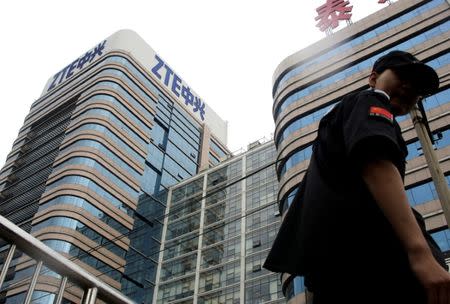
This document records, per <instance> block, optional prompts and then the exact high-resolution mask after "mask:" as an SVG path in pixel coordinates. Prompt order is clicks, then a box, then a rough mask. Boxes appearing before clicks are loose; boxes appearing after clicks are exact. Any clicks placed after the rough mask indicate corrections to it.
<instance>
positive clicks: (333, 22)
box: [315, 0, 382, 32]
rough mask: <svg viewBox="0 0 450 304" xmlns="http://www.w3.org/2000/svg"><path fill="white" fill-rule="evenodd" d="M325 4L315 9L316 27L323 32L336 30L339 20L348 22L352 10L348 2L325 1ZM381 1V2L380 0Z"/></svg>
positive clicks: (342, 0) (337, 0) (341, 0)
mask: <svg viewBox="0 0 450 304" xmlns="http://www.w3.org/2000/svg"><path fill="white" fill-rule="evenodd" d="M326 1H327V2H326V3H325V4H324V5H322V6H319V7H318V8H316V12H317V14H318V16H317V17H316V18H315V20H316V21H318V20H319V22H318V23H317V24H316V26H317V27H318V28H319V29H320V30H321V31H322V32H325V31H326V30H327V29H330V30H331V29H334V28H337V27H338V25H339V21H340V20H347V21H348V20H350V17H351V16H352V14H350V12H351V11H352V9H353V5H351V6H347V5H349V4H350V2H349V1H344V0H326ZM380 1H382V0H380Z"/></svg>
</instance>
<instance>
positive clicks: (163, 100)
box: [0, 30, 230, 303]
mask: <svg viewBox="0 0 450 304" xmlns="http://www.w3.org/2000/svg"><path fill="white" fill-rule="evenodd" d="M74 59H75V60H74V61H72V62H70V63H69V64H68V65H67V66H66V67H65V68H63V69H62V70H61V71H59V72H58V73H56V74H55V75H54V76H53V77H51V78H50V80H49V81H48V83H47V85H46V86H45V88H44V91H43V94H42V96H41V97H40V98H39V99H38V100H36V101H35V102H34V103H33V104H32V106H31V110H30V113H29V114H28V116H27V117H26V119H25V122H24V125H23V127H22V128H21V129H20V133H19V135H18V138H17V140H16V141H15V142H14V145H13V147H12V150H11V152H10V153H9V155H8V158H7V160H6V164H5V165H4V167H3V169H2V171H1V175H0V214H2V215H3V216H5V217H7V218H8V219H10V220H11V221H13V222H14V223H15V224H17V225H19V226H20V227H22V228H23V229H24V230H25V231H27V232H30V233H31V234H32V235H34V236H35V237H37V238H38V239H40V240H42V241H43V242H44V243H45V244H47V245H48V246H50V247H51V248H53V249H55V250H57V251H58V252H60V253H62V254H63V255H65V256H67V257H69V258H70V259H72V260H74V261H76V263H78V264H79V265H80V266H81V267H83V268H84V269H86V270H87V271H89V272H91V273H93V274H94V275H96V276H98V277H99V278H101V279H102V280H103V281H105V282H106V283H108V284H110V285H111V286H113V287H115V288H117V289H119V290H121V291H122V292H123V293H124V294H125V295H128V296H129V297H131V298H132V299H134V300H135V301H136V302H137V303H151V301H152V298H153V288H154V282H155V276H156V270H157V262H158V259H159V250H160V240H161V233H162V223H163V222H164V214H165V204H166V201H167V197H166V196H167V193H168V188H169V187H170V186H172V185H174V184H176V183H178V182H179V181H181V180H183V179H185V178H188V177H191V176H193V175H195V174H197V173H198V172H199V171H201V170H204V169H207V168H209V167H210V166H211V165H215V164H217V163H218V162H219V161H220V160H221V158H223V157H225V156H226V155H228V154H230V153H229V151H228V150H227V148H226V146H225V144H226V142H227V124H226V122H225V121H224V120H222V119H221V118H220V117H219V116H218V115H217V114H216V113H215V112H214V111H213V110H212V109H211V108H209V107H208V105H206V104H205V102H204V101H203V100H202V99H201V98H200V97H199V96H198V95H197V93H195V91H194V90H193V89H192V88H190V87H189V85H188V84H187V83H186V82H185V81H183V79H182V78H181V77H180V76H179V75H178V74H177V73H176V72H175V71H174V70H173V69H172V68H171V67H170V66H169V65H168V64H167V63H166V62H165V61H164V60H163V59H162V58H161V57H160V56H158V55H157V54H156V53H155V52H154V51H153V50H152V49H151V48H150V47H149V46H148V45H147V44H146V43H145V42H144V41H143V40H142V39H141V38H140V37H139V36H138V35H137V34H135V33H134V32H132V31H128V30H123V31H119V32H117V33H115V34H113V35H112V36H110V37H108V38H107V39H105V40H104V41H101V42H100V43H99V44H98V45H96V46H95V47H94V48H93V49H91V50H89V51H88V52H86V53H85V54H83V55H81V56H80V57H79V58H74ZM5 250H6V249H5V248H3V251H5ZM12 265H13V266H12V267H11V269H10V271H9V272H8V276H7V282H6V286H7V288H6V289H5V290H3V291H2V293H1V294H0V298H1V300H0V301H1V302H2V303H23V299H24V297H25V290H24V287H23V286H26V285H27V284H26V281H27V280H29V278H30V276H31V275H32V273H33V269H34V267H35V265H33V263H31V262H30V260H29V258H27V257H26V256H16V257H15V262H14V263H13V264H12ZM59 279H60V278H59V277H58V276H57V275H56V274H55V273H53V272H51V271H49V270H48V269H47V270H43V271H42V272H41V275H40V277H39V282H38V285H37V289H36V291H35V292H34V294H33V299H35V300H36V301H37V302H38V303H53V300H54V297H55V294H54V292H55V290H56V288H55V287H57V286H59ZM80 296H81V292H80V290H77V289H76V288H75V287H73V286H70V284H69V285H68V288H66V293H65V300H64V301H66V302H64V303H72V302H78V299H79V298H80ZM38 299H39V300H38Z"/></svg>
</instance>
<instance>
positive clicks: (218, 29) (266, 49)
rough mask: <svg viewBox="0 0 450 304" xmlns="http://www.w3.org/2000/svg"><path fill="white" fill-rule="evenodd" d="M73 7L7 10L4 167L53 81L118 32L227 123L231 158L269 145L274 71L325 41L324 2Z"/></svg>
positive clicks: (81, 0)
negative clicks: (143, 46)
mask: <svg viewBox="0 0 450 304" xmlns="http://www.w3.org/2000/svg"><path fill="white" fill-rule="evenodd" d="M377 2H378V1H377V0H350V4H351V5H353V17H352V20H353V22H355V21H357V20H359V19H361V18H363V17H365V16H367V15H369V14H370V13H373V12H374V11H376V10H378V9H381V8H383V7H384V6H385V5H386V4H385V5H381V4H378V3H377ZM68 3H69V2H68V1H50V0H39V1H32V0H22V1H4V2H3V3H2V5H1V10H0V34H1V40H2V45H1V47H0V58H2V60H1V69H0V77H1V79H0V85H1V87H0V89H1V91H2V95H1V100H0V102H1V110H0V130H1V131H0V168H1V167H2V166H3V163H4V161H5V159H6V156H7V154H8V153H9V151H10V150H11V147H12V144H13V141H14V140H15V139H16V137H17V134H18V132H19V129H20V127H21V126H22V124H23V121H24V119H25V116H26V115H27V114H28V112H29V109H30V106H31V103H32V102H33V101H34V100H36V99H37V98H39V96H40V94H41V92H42V90H43V88H44V85H45V83H46V82H47V80H48V79H49V78H50V77H52V76H53V75H54V74H55V73H57V72H58V71H60V70H61V69H62V68H64V67H65V66H66V65H67V64H69V63H70V62H72V61H73V60H74V59H76V58H78V57H79V56H80V55H82V54H84V53H85V52H86V51H87V50H88V49H90V48H92V47H93V46H95V45H97V44H98V43H99V42H101V41H103V39H104V38H106V37H108V36H109V35H111V34H112V33H114V32H116V31H117V30H119V29H124V28H128V29H132V30H134V31H136V32H137V33H138V34H139V35H140V36H141V37H142V38H143V39H144V40H145V41H146V42H147V43H148V44H150V46H151V47H152V48H153V49H154V50H155V51H156V52H157V53H158V54H159V55H161V57H162V58H164V59H165V61H166V62H167V63H168V64H169V65H170V66H171V67H173V68H174V69H175V70H176V71H177V73H178V74H179V75H180V76H181V78H183V79H184V80H185V81H186V82H187V83H189V85H190V86H191V87H192V88H193V89H194V90H195V91H196V92H197V93H198V94H199V95H200V97H202V99H203V100H204V101H205V102H206V103H207V104H208V105H209V106H210V107H211V108H213V109H214V111H215V112H216V113H217V114H219V116H221V117H222V118H223V119H224V120H227V121H228V146H229V148H230V150H231V151H236V150H238V149H240V148H242V147H246V146H247V144H249V143H250V142H253V141H255V140H257V139H260V138H262V137H266V138H269V137H271V134H272V133H273V130H274V123H273V118H272V102H273V101H272V96H271V87H272V75H273V72H274V70H275V68H276V67H277V66H278V64H279V63H280V62H281V61H282V60H283V59H285V58H286V57H287V56H289V55H291V54H292V53H295V52H297V51H299V50H301V49H302V48H304V47H306V46H308V45H309V44H311V43H313V42H316V41H318V40H320V39H322V38H324V37H325V35H324V33H322V32H320V31H319V30H318V29H317V28H316V27H315V24H316V21H314V17H315V16H316V12H315V8H316V7H318V6H320V5H322V4H323V3H325V0H296V1H293V0H280V1H275V0H272V1H268V0H259V1H257V0H229V1H226V2H225V1H224V2H220V1H211V0H209V1H208V0H184V1H181V0H173V1H168V0H165V1H163V0H160V1H153V0H147V1H136V0H128V1H117V0H108V1H106V0H97V1H95V0H90V1H86V0H78V1H71V2H70V4H68ZM343 26H345V22H343V24H342V26H341V27H343Z"/></svg>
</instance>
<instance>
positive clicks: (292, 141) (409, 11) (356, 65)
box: [273, 0, 450, 303]
mask: <svg viewBox="0 0 450 304" xmlns="http://www.w3.org/2000/svg"><path fill="white" fill-rule="evenodd" d="M370 1H377V0H370ZM324 2H327V3H331V2H332V1H325V0H324ZM335 2H336V1H335ZM337 2H340V3H341V4H342V5H346V3H344V1H337ZM337 2H336V3H337ZM350 2H351V0H350ZM379 2H380V3H384V2H386V1H381V0H380V1H379ZM347 4H348V3H347ZM330 5H331V4H330ZM355 5H356V4H355ZM380 5H385V6H386V7H385V8H383V9H381V10H380V11H378V12H376V13H375V14H372V15H370V16H368V17H366V18H364V19H362V20H360V21H358V22H355V23H353V24H351V23H350V22H349V25H348V26H347V27H345V28H344V29H342V30H340V31H337V32H335V33H334V34H332V33H331V28H333V24H332V23H328V24H325V26H324V27H323V30H325V31H327V34H328V36H327V37H326V38H325V39H323V40H321V41H319V42H317V43H315V44H313V45H311V46H309V47H307V48H305V49H303V50H301V51H299V52H297V53H295V54H293V55H291V56H289V57H287V58H286V59H285V60H283V61H282V62H281V63H280V65H279V66H278V68H277V69H276V71H275V74H274V77H273V98H274V105H273V117H274V120H275V123H276V130H275V135H274V141H275V145H276V148H277V160H278V161H279V162H278V163H277V175H278V179H279V182H280V184H279V191H278V201H279V207H280V211H281V212H282V214H286V211H287V210H288V208H289V206H290V204H291V203H292V200H293V197H294V195H295V193H296V191H297V185H298V183H299V182H300V181H301V180H302V178H303V175H304V173H305V170H306V169H307V167H308V163H309V158H310V156H311V149H312V146H311V145H312V141H313V139H314V138H315V137H316V131H317V128H318V124H319V120H320V119H321V118H322V117H323V115H324V114H325V113H327V111H328V110H329V109H330V108H331V107H333V105H335V104H336V103H337V102H339V101H340V100H341V99H342V97H343V96H344V95H346V94H348V93H351V92H354V91H358V90H364V89H365V88H368V85H367V82H368V76H369V74H370V72H371V68H372V66H373V64H374V62H375V60H376V59H377V58H379V57H380V56H382V55H383V54H386V53H387V52H389V51H391V50H403V51H408V52H410V53H412V54H414V55H415V56H416V57H417V58H419V59H420V60H423V61H424V62H426V63H427V64H428V65H430V66H432V67H433V68H434V69H435V70H436V71H437V73H438V75H439V77H440V89H439V92H438V93H437V94H435V95H433V96H430V97H428V98H426V100H425V101H424V107H425V110H426V115H427V117H428V121H429V125H430V129H431V132H432V134H433V136H434V138H435V140H436V142H435V148H436V154H437V157H438V159H439V162H440V166H441V168H442V171H443V172H444V174H445V175H446V179H447V183H449V182H450V160H449V157H448V156H449V155H450V146H449V144H450V116H449V113H450V77H449V75H450V54H449V49H450V41H449V37H450V21H449V19H450V5H449V2H448V1H446V0H431V1H419V0H402V1H396V2H393V3H391V4H390V5H388V3H385V4H380ZM319 8H320V13H323V10H324V9H323V7H322V6H321V7H319ZM328 9H333V8H332V7H328ZM339 9H340V11H338V12H337V15H335V16H339V14H343V13H346V11H345V10H344V9H343V8H342V7H341V8H339ZM318 12H319V11H318ZM320 13H319V14H320ZM344 19H345V18H344ZM330 20H331V21H332V18H331V19H330ZM318 26H323V22H319V23H318ZM397 119H398V121H399V124H400V127H401V129H402V132H403V136H404V138H405V140H406V141H407V144H408V152H409V155H408V158H407V162H408V163H407V167H406V178H405V185H406V192H407V195H408V199H409V202H410V203H411V205H412V206H413V207H415V209H416V210H417V211H419V212H420V213H421V214H422V215H423V216H424V218H425V220H426V225H427V229H429V230H430V231H431V233H432V235H433V237H434V238H435V239H436V241H437V242H438V244H439V246H440V247H441V249H442V250H443V251H444V252H445V253H446V255H447V256H448V257H449V256H450V254H449V253H450V231H449V230H448V229H447V223H446V222H445V218H444V215H443V212H442V208H441V205H440V202H439V200H438V197H437V195H436V190H435V186H434V184H433V182H432V181H431V175H430V172H429V170H428V168H427V163H426V161H425V158H424V156H423V155H422V151H421V149H420V143H419V142H418V138H417V134H416V132H415V130H414V126H413V123H412V121H411V119H410V117H409V116H404V117H399V118H397ZM357 229H358V227H355V230H357ZM358 233H360V234H361V233H362V232H361V231H358ZM361 237H364V235H363V234H362V235H361ZM336 250H338V248H336ZM362 254H364V253H362ZM338 262H339V261H334V260H333V252H330V255H329V260H327V261H324V263H338ZM362 267H367V270H368V271H370V261H367V265H362ZM387 275H388V274H387ZM336 280H339V275H338V274H337V275H336ZM282 281H283V291H284V292H285V295H286V297H287V299H288V300H289V302H288V303H304V301H305V293H304V286H303V282H302V281H303V279H302V278H301V277H295V278H294V277H293V276H291V275H289V274H284V275H283V277H282ZM380 292H383V290H382V282H380ZM343 293H345V291H343ZM343 296H344V298H345V294H343ZM344 298H343V299H344Z"/></svg>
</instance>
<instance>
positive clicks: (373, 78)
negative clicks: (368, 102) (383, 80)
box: [369, 71, 380, 88]
mask: <svg viewBox="0 0 450 304" xmlns="http://www.w3.org/2000/svg"><path fill="white" fill-rule="evenodd" d="M379 75H380V74H378V73H377V72H374V71H372V73H370V76H369V86H370V87H371V88H374V87H375V85H376V84H377V80H378V76H379Z"/></svg>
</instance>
